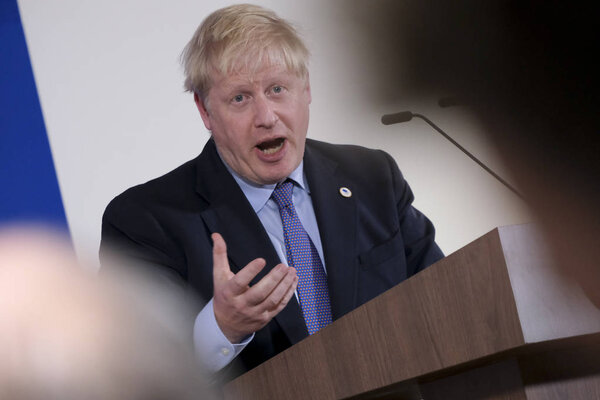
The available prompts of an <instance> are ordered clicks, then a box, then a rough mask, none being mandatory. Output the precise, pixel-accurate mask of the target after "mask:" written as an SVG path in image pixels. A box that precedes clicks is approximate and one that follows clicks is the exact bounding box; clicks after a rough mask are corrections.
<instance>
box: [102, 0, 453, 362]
mask: <svg viewBox="0 0 600 400" xmlns="http://www.w3.org/2000/svg"><path fill="white" fill-rule="evenodd" d="M307 62H308V51H307V49H306V47H305V46H304V44H303V43H302V41H301V40H300V38H299V37H298V35H297V34H296V32H295V30H294V29H293V28H292V27H291V26H290V25H289V24H288V23H287V22H286V21H285V20H283V19H281V18H279V17H278V16H277V15H276V14H274V13H273V12H271V11H269V10H266V9H263V8H261V7H257V6H252V5H237V6H231V7H227V8H224V9H221V10H218V11H216V12H215V13H213V14H211V15H210V16H209V17H207V18H206V19H205V20H204V22H203V23H202V24H201V25H200V27H199V28H198V30H197V31H196V33H195V34H194V37H193V38H192V40H191V41H190V42H189V44H188V45H187V47H186V49H185V51H184V54H183V63H184V67H185V73H186V83H185V85H186V89H187V90H189V91H190V92H193V93H194V100H195V103H196V105H197V108H198V110H199V112H200V115H201V117H202V120H203V122H204V124H205V126H206V128H207V129H208V130H209V131H211V133H212V137H211V139H210V140H209V141H208V143H207V144H206V146H205V148H204V150H203V151H202V153H201V154H200V156H199V157H198V158H196V159H195V160H192V161H189V162H188V163H186V164H184V165H182V166H181V167H179V168H177V169H176V170H174V171H172V172H170V173H168V174H167V175H165V176H163V177H160V178H158V179H155V180H153V181H150V182H148V183H146V184H144V185H140V186H137V187H134V188H132V189H129V190H128V191H126V192H125V193H123V194H121V195H120V196H118V197H117V198H116V199H114V200H113V201H112V202H111V204H110V205H109V206H108V208H107V210H106V212H105V215H104V220H103V239H102V249H101V250H102V253H104V252H105V249H106V248H107V246H109V245H111V246H112V248H113V249H114V250H115V251H117V252H119V253H121V254H124V255H126V256H128V257H130V258H133V259H136V260H137V261H140V262H143V263H144V265H146V266H150V267H152V269H153V270H155V271H157V272H158V273H159V274H160V275H161V276H163V277H166V278H167V279H168V280H169V281H172V282H179V283H185V284H187V286H188V287H191V288H193V289H195V290H196V291H197V292H198V293H199V294H200V295H201V297H203V298H204V299H205V300H207V301H208V304H207V305H206V306H205V307H204V308H203V309H202V310H201V311H200V313H199V314H198V316H197V318H196V320H195V324H194V340H195V344H196V346H197V349H198V353H199V354H200V356H201V358H202V360H203V362H204V363H205V365H207V367H208V368H209V369H211V370H213V371H217V370H220V369H222V368H223V367H225V366H226V365H228V364H229V363H231V361H233V360H234V359H235V361H236V363H237V364H239V369H238V372H243V371H246V370H249V369H250V368H253V367H254V366H256V365H258V364H260V363H261V362H263V361H265V360H267V359H269V358H270V357H272V356H274V355H275V354H277V353H279V352H281V351H282V350H285V349H286V348H288V347H289V346H291V345H293V344H295V343H297V342H298V341H300V340H302V339H303V338H305V337H307V336H308V334H309V333H311V334H312V333H314V332H316V331H317V330H319V329H320V328H322V327H323V326H325V325H327V323H329V322H330V321H331V320H335V319H337V318H339V317H341V316H342V315H344V314H346V313H347V312H349V311H351V310H352V309H354V308H356V307H357V306H359V305H361V304H363V303H365V302H366V301H368V300H370V299H372V298H373V297H375V296H377V295H379V294H380V293H382V292H383V291H385V290H387V289H389V288H391V287H392V286H394V285H396V284H398V283H399V282H401V281H403V280H404V279H407V278H408V277H410V276H411V275H413V274H415V273H417V272H418V271H420V270H422V269H423V268H425V267H427V266H428V265H430V264H431V263H433V262H435V261H436V260H438V259H440V258H441V257H442V253H441V251H440V250H439V248H438V246H437V245H436V244H435V242H434V228H433V225H432V224H431V223H430V222H429V220H427V218H426V217H425V216H423V215H422V214H420V213H419V212H418V211H417V210H415V209H414V208H413V207H412V206H411V202H412V200H413V196H412V193H411V191H410V188H409V187H408V185H407V184H406V182H405V181H404V179H403V177H402V175H401V174H400V171H399V170H398V168H397V166H396V164H395V163H394V161H393V159H392V158H391V157H390V156H389V155H387V154H385V153H384V152H381V151H374V150H367V149H364V148H360V147H357V146H338V145H331V144H326V143H321V142H317V141H313V140H310V139H308V140H307V139H306V134H307V130H308V120H309V104H310V102H311V92H310V83H309V77H308V69H307ZM225 243H227V245H226V244H225Z"/></svg>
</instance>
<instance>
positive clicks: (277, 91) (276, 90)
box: [271, 85, 283, 94]
mask: <svg viewBox="0 0 600 400" xmlns="http://www.w3.org/2000/svg"><path fill="white" fill-rule="evenodd" d="M271 91H272V92H273V93H275V94H279V93H281V92H283V87H281V86H278V85H276V86H273V88H271Z"/></svg>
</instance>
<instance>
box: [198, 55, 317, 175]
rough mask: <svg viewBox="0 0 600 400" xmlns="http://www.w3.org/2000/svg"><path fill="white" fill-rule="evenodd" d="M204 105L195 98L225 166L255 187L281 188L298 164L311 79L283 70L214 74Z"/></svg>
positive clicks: (202, 101)
mask: <svg viewBox="0 0 600 400" xmlns="http://www.w3.org/2000/svg"><path fill="white" fill-rule="evenodd" d="M212 78H213V79H212V86H211V89H210V91H209V93H208V96H206V98H205V99H204V100H202V99H200V98H199V96H197V95H196V96H195V97H194V99H195V101H196V105H197V106H198V110H199V111H200V115H201V116H202V120H203V121H204V125H205V126H206V128H207V129H208V130H210V131H211V132H212V136H213V139H214V141H215V144H216V145H217V149H218V150H219V153H220V154H221V157H222V158H223V160H224V161H225V162H226V163H227V164H228V165H229V167H231V168H232V169H233V170H234V171H235V172H237V173H238V174H239V175H240V176H242V177H244V178H246V179H248V180H250V181H251V182H254V183H257V184H261V185H264V184H271V183H277V182H280V181H282V180H283V179H285V178H286V177H287V176H288V175H289V174H290V173H291V172H292V171H293V170H294V169H296V167H297V166H298V165H299V164H300V161H301V160H302V157H303V156H304V144H305V141H306V131H307V129H308V116H309V112H308V108H309V107H308V106H309V104H310V101H311V97H310V85H309V83H308V78H306V79H304V78H301V77H298V76H297V75H296V74H294V73H293V72H290V71H288V70H287V69H286V68H285V67H284V66H265V67H263V68H259V69H258V70H257V71H256V72H254V73H252V74H249V73H244V72H240V73H233V74H231V75H224V74H221V73H214V74H213V76H212Z"/></svg>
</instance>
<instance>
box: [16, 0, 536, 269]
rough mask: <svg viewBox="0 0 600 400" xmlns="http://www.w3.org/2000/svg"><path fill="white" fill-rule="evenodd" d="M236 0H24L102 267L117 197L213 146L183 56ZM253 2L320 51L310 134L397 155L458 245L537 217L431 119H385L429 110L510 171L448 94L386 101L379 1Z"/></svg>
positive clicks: (60, 144)
mask: <svg viewBox="0 0 600 400" xmlns="http://www.w3.org/2000/svg"><path fill="white" fill-rule="evenodd" d="M232 3H233V2H230V1H222V0H213V1H210V2H208V1H201V0H195V1H192V0H171V1H168V2H167V1H159V0H119V1H117V0H105V1H98V0H20V1H19V7H20V11H21V17H22V20H23V26H24V29H25V34H26V38H27V44H28V46H29V51H30V56H31V60H32V64H33V69H34V75H35V78H36V82H37V86H38V92H39V94H40V99H41V103H42V110H43V113H44V118H45V121H46V126H47V131H48V135H49V138H50V144H51V148H52V153H53V156H54V160H55V164H56V169H57V174H58V180H59V184H60V188H61V192H62V196H63V200H64V204H65V208H66V213H67V219H68V222H69V226H70V229H71V232H72V235H73V240H74V243H75V247H76V250H77V252H78V254H79V256H80V258H81V259H82V261H84V262H85V263H88V264H91V265H97V251H98V245H99V240H100V221H101V217H102V213H103V210H104V208H105V207H106V205H107V203H108V202H109V201H110V200H111V199H112V198H113V197H114V196H116V195H117V194H119V193H120V192H122V191H123V190H125V189H127V188H128V187H130V186H133V185H135V184H137V183H141V182H145V181H147V180H149V179H151V178H153V177H156V176H158V175H161V174H163V173H166V172H168V171H169V170H171V169H173V168H175V167H176V166H178V165H179V164H181V163H183V162H184V161H187V160H189V159H191V158H194V157H195V156H196V155H197V154H198V153H199V152H200V151H201V149H202V147H203V145H204V143H205V142H206V140H207V138H208V133H207V132H206V130H205V129H204V126H203V125H202V121H201V119H200V117H199V115H198V114H197V111H196V108H195V106H194V103H193V99H192V96H191V95H190V94H187V93H184V92H183V89H182V82H183V77H182V70H181V68H180V66H179V62H178V57H179V54H180V52H181V50H182V49H183V47H184V46H185V44H186V43H187V41H188V40H189V38H190V37H191V35H192V34H193V32H194V31H195V29H196V27H197V26H198V24H199V23H200V22H201V20H202V19H203V18H204V17H205V16H206V15H208V13H210V12H212V11H214V10H215V9H217V8H220V7H223V6H226V5H229V4H232ZM255 3H257V4H260V5H264V6H266V7H269V8H272V9H274V10H275V11H276V12H277V13H279V14H280V15H281V16H283V17H285V18H287V19H288V20H290V21H292V22H294V23H295V24H296V25H297V26H298V27H299V28H300V31H301V33H302V34H303V36H304V38H305V40H306V42H307V44H308V46H309V48H310V49H311V52H312V55H313V56H312V60H311V85H312V94H313V103H312V107H311V122H310V128H309V133H308V134H309V137H312V138H315V139H320V140H325V141H330V142H335V143H353V144H359V145H363V146H367V147H371V148H381V149H384V150H386V151H388V152H389V153H390V154H392V155H393V156H394V158H395V159H396V161H397V162H398V164H399V166H400V168H401V170H402V171H403V173H404V175H405V176H406V178H407V180H408V181H409V183H410V184H411V187H412V189H413V191H414V193H415V195H416V200H415V206H416V207H417V208H419V209H420V210H421V211H423V212H424V213H426V214H427V215H428V216H429V217H430V219H432V221H433V222H434V223H435V225H436V227H437V231H438V243H439V244H440V246H441V247H442V250H444V252H445V253H446V254H449V253H451V252H453V251H455V250H457V249H459V248H460V247H462V246H464V245H465V244H467V243H468V242H470V241H471V240H473V239H476V238H477V237H479V236H481V235H482V234H484V233H486V232H487V231H489V230H491V229H493V228H494V227H496V226H499V225H508V224H514V223H522V222H528V221H529V220H530V219H531V217H530V216H529V212H528V210H527V209H526V207H525V205H524V204H523V203H522V202H521V201H520V200H519V199H518V198H517V197H516V196H515V195H513V194H512V193H511V192H510V191H509V190H508V189H506V188H504V187H503V186H501V185H500V184H499V183H497V182H496V181H495V180H493V178H491V177H490V176H489V175H487V173H486V172H485V171H483V170H482V169H481V168H480V167H479V166H477V165H476V164H475V163H474V162H472V161H471V160H470V159H468V158H467V157H466V156H465V155H463V154H462V153H461V152H460V151H459V150H457V149H456V148H454V147H453V146H452V145H451V144H450V143H448V142H447V141H446V140H445V139H444V138H442V137H441V136H440V135H439V134H437V133H436V132H435V131H433V130H432V129H431V128H429V127H428V126H427V125H426V124H425V123H424V122H422V121H420V120H413V121H411V122H409V123H405V124H402V125H394V126H387V127H386V126H383V125H382V124H381V123H380V122H379V121H380V117H381V115H382V114H384V113H391V112H396V111H401V110H406V109H410V110H412V111H414V112H420V113H423V114H425V115H427V116H428V117H429V118H430V119H432V120H433V121H434V122H435V123H437V124H438V125H439V126H440V127H442V129H445V130H446V131H447V132H449V133H450V134H451V135H453V136H454V138H455V139H456V140H457V141H458V142H459V143H461V144H463V146H465V147H466V148H467V149H469V150H470V151H472V152H473V153H475V154H476V155H477V156H478V157H479V158H480V159H482V160H483V161H484V162H486V163H488V165H490V166H491V167H492V168H493V169H495V170H496V171H497V172H498V173H499V174H500V175H501V176H503V177H505V178H506V179H507V180H509V181H510V180H511V179H510V177H509V176H508V175H507V173H506V171H505V169H504V168H503V166H502V165H501V163H500V161H499V159H498V158H497V156H496V154H495V153H494V150H493V148H491V147H490V146H489V144H488V142H487V141H486V138H485V132H482V130H481V127H480V126H478V124H477V123H476V122H475V121H474V120H472V119H471V118H469V116H468V114H467V113H466V112H465V110H464V109H461V108H456V107H455V108H448V109H441V108H439V107H437V105H436V98H422V97H420V98H416V97H408V96H404V95H403V93H398V94H397V97H395V100H389V99H386V100H385V101H374V97H373V92H374V91H375V92H376V90H377V85H374V82H375V81H377V78H381V77H380V76H378V71H377V69H376V68H374V66H377V64H376V62H374V61H375V60H374V59H373V57H372V53H371V52H370V51H371V50H372V48H370V47H372V43H371V42H369V41H367V40H365V37H364V32H363V30H361V29H358V27H357V23H358V22H360V21H358V22H357V20H356V18H354V17H356V16H360V15H362V14H361V10H360V9H356V8H357V7H359V6H361V5H362V4H364V7H365V9H367V8H371V7H372V6H373V2H371V1H367V0H365V1H362V2H361V1H353V2H344V1H343V0H330V1H327V0H303V1H294V0H285V1H283V0H280V1H275V0H272V1H255ZM352 4H354V8H355V9H348V7H350V6H352ZM357 4H358V6H357ZM353 16H354V17H353ZM398 23H401V21H399V22H398ZM398 77H399V78H401V77H402V74H401V71H399V72H398ZM394 87H395V86H394ZM440 95H443V94H440ZM388 97H389V96H388Z"/></svg>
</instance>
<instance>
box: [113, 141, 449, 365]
mask: <svg viewBox="0 0 600 400" xmlns="http://www.w3.org/2000/svg"><path fill="white" fill-rule="evenodd" d="M304 171H305V174H306V178H307V180H308V185H309V187H310V190H311V198H312V202H313V206H314V210H315V215H316V218H317V223H318V226H319V232H320V235H321V240H322V244H323V253H324V258H325V265H326V268H327V280H328V285H329V293H330V296H331V307H332V313H333V319H334V320H335V319H337V318H340V317H341V316H343V315H344V314H346V313H348V312H349V311H351V310H353V309H354V308H356V307H358V306H360V305H361V304H363V303H365V302H367V301H368V300H370V299H372V298H374V297H376V296H377V295H379V294H381V293H382V292H384V291H385V290H387V289H390V288H391V287H393V286H394V285H396V284H398V283H400V282H402V281H403V280H405V279H407V278H408V277H410V276H412V275H414V274H416V273H417V272H419V271H420V270H422V269H423V268H425V267H427V266H429V265H430V264H432V263H434V262H435V261H437V260H439V259H440V258H442V257H443V255H442V252H441V251H440V249H439V247H438V246H437V245H436V244H435V242H434V227H433V225H432V224H431V222H430V221H429V220H428V219H427V218H426V217H425V216H424V215H423V214H421V213H420V212H419V211H417V210H416V209H415V208H413V207H412V206H411V203H412V201H413V194H412V192H411V190H410V188H409V186H408V184H407V183H406V181H405V180H404V178H403V177H402V175H401V173H400V171H399V169H398V167H397V166H396V163H395V162H394V160H393V159H392V158H391V157H390V156H389V155H388V154H386V153H385V152H383V151H378V150H368V149H365V148H362V147H358V146H349V145H332V144H327V143H323V142H318V141H314V140H310V139H308V140H307V143H306V151H305V155H304ZM342 187H346V188H348V189H350V191H351V192H352V196H350V197H344V196H342V195H341V194H340V188H342ZM212 232H219V233H220V234H221V235H223V237H224V239H225V241H226V243H227V248H228V256H229V261H230V266H231V269H232V271H233V272H234V273H235V272H237V271H238V270H239V269H240V268H243V267H244V266H245V265H246V264H248V263H249V262H250V261H252V260H253V259H255V258H258V257H262V258H264V259H266V260H267V267H266V268H265V269H264V270H263V271H262V272H261V273H260V274H259V276H258V277H257V278H256V281H257V280H260V279H261V278H262V277H263V276H264V275H265V274H266V273H267V272H268V271H269V270H270V269H271V268H272V267H274V266H275V265H277V264H278V263H279V262H280V260H279V258H278V256H277V253H276V252H275V249H274V248H273V245H272V244H271V241H270V239H269V237H268V235H267V233H266V231H265V230H264V228H263V226H262V224H261V222H260V220H259V219H258V217H257V216H256V214H255V212H254V211H253V209H252V207H251V206H250V204H249V203H248V201H247V200H246V197H245V196H244V194H243V193H242V191H241V189H240V188H239V186H238V185H237V183H236V182H235V180H234V179H233V177H232V176H231V175H230V174H229V172H228V171H227V169H226V168H225V166H224V165H223V163H222V161H221V159H220V158H219V156H218V154H217V152H216V148H215V144H214V142H213V141H212V140H209V141H208V143H207V144H206V146H205V148H204V150H203V151H202V153H201V154H200V156H198V157H197V158H196V159H194V160H191V161H189V162H187V163H185V164H183V165H182V166H180V167H179V168H177V169H175V170H174V171H172V172H170V173H168V174H166V175H164V176H162V177H160V178H157V179H154V180H152V181H150V182H147V183H145V184H142V185H139V186H136V187H133V188H131V189H129V190H127V191H125V192H124V193H123V194H121V195H119V196H118V197H116V198H115V199H114V200H113V201H112V202H111V203H110V204H109V206H108V207H107V209H106V212H105V214H104V218H103V224H102V245H101V256H102V255H103V254H104V253H105V250H106V249H107V248H108V247H110V248H112V249H113V250H115V251H117V252H118V253H120V254H122V255H125V256H126V257H129V258H131V259H134V260H137V261H139V262H142V263H143V264H144V265H146V266H149V267H152V269H154V270H155V271H158V272H159V273H160V274H161V275H162V276H164V277H167V278H168V279H169V280H171V281H174V282H179V283H181V284H184V285H186V286H187V287H191V288H193V289H195V291H196V292H197V293H199V295H200V296H201V297H202V298H204V300H206V301H208V300H209V299H210V298H211V297H212V291H213V287H212V241H211V239H210V235H211V233H212ZM307 335H308V333H307V330H306V326H305V324H304V320H303V318H302V314H301V311H300V307H299V305H298V303H297V301H296V299H295V298H292V300H291V301H290V303H289V304H288V305H287V306H286V308H285V309H284V310H283V311H281V313H280V314H278V315H277V316H276V317H275V318H274V320H272V321H271V322H270V323H269V324H268V325H267V326H265V327H264V328H263V329H261V330H260V331H258V332H256V335H255V338H254V340H252V342H251V343H250V344H249V345H248V346H247V347H246V348H245V349H244V350H243V351H242V353H241V354H240V355H239V356H238V358H237V359H236V361H235V364H237V368H236V372H234V373H233V375H236V374H238V373H240V372H244V371H247V370H249V369H251V368H253V367H255V366H256V365H258V364H260V363H262V362H264V361H265V360H267V359H269V358H271V357H273V356H274V355H275V354H277V353H279V352H281V351H282V350H285V349H286V348H288V347H289V346H291V345H293V344H295V343H297V342H299V341H300V340H302V339H303V338H305V337H307ZM234 368H235V366H234Z"/></svg>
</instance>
